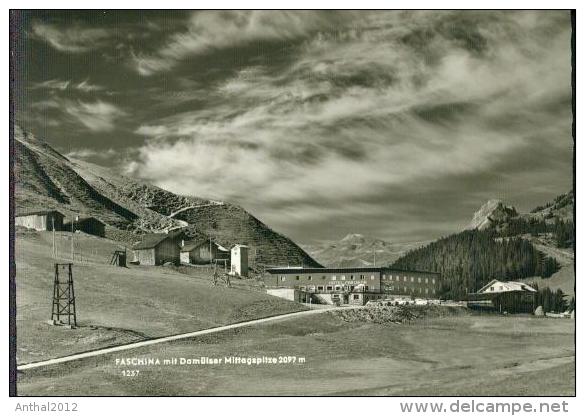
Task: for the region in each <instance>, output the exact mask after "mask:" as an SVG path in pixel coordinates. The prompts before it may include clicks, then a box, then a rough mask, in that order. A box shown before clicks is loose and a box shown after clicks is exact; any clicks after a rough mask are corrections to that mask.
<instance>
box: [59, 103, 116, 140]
mask: <svg viewBox="0 0 585 416" xmlns="http://www.w3.org/2000/svg"><path fill="white" fill-rule="evenodd" d="M63 107H64V108H63V110H64V111H65V113H67V114H69V115H70V116H71V117H73V119H75V120H76V121H78V122H79V123H81V124H82V125H84V126H85V127H86V128H88V129H89V130H91V131H94V132H108V131H112V130H114V127H115V121H116V120H117V119H119V118H120V117H123V116H124V115H125V114H126V113H125V112H124V111H123V110H122V109H120V108H118V107H117V106H115V105H114V104H110V103H107V102H104V101H100V100H98V101H95V102H83V101H71V100H65V101H63Z"/></svg>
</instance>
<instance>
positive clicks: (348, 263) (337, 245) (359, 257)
mask: <svg viewBox="0 0 585 416" xmlns="http://www.w3.org/2000/svg"><path fill="white" fill-rule="evenodd" d="M427 243H430V241H415V242H407V243H390V242H387V241H383V240H380V239H377V238H371V237H367V236H364V235H362V234H348V235H346V236H345V237H343V238H342V239H341V240H339V241H324V242H321V243H316V244H313V245H310V246H309V245H307V246H303V248H304V249H305V250H306V251H307V252H308V253H309V254H311V256H312V257H313V258H315V259H316V260H317V261H319V262H320V263H321V264H324V265H326V266H328V267H360V266H362V267H363V266H373V265H374V260H375V264H376V265H385V264H390V263H392V262H394V261H395V260H397V259H398V258H399V257H400V256H402V255H404V254H406V252H407V251H409V250H413V249H415V248H418V247H420V246H423V245H425V244H427ZM374 253H375V259H374Z"/></svg>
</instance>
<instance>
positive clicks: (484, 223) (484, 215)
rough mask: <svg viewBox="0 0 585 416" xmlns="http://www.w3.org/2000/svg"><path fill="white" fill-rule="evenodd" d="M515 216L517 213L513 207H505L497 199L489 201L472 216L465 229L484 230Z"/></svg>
mask: <svg viewBox="0 0 585 416" xmlns="http://www.w3.org/2000/svg"><path fill="white" fill-rule="evenodd" d="M517 216H518V211H516V208H514V207H513V206H507V205H505V204H504V203H503V202H502V201H501V200H499V199H490V200H489V201H487V202H486V203H485V204H483V205H482V206H481V208H479V210H477V211H476V212H475V214H473V218H472V219H471V222H470V223H469V225H468V226H467V227H466V229H468V230H485V229H487V228H490V227H491V226H493V225H494V224H498V223H501V222H505V221H507V220H509V219H510V218H514V217H517Z"/></svg>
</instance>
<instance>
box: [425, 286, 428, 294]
mask: <svg viewBox="0 0 585 416" xmlns="http://www.w3.org/2000/svg"><path fill="white" fill-rule="evenodd" d="M428 294H429V288H428V287H427V288H425V295H428Z"/></svg>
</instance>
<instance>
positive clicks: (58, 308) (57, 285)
mask: <svg viewBox="0 0 585 416" xmlns="http://www.w3.org/2000/svg"><path fill="white" fill-rule="evenodd" d="M60 271H63V272H64V274H67V278H66V279H63V278H61V277H60V276H59V272H60ZM64 317H66V318H67V319H66V321H65V320H63V319H62V318H64ZM72 318H73V319H72ZM72 320H73V324H72V323H71V321H72ZM51 321H53V322H54V323H56V324H67V325H69V326H77V313H76V310H75V290H74V289H73V263H55V280H54V281H53V308H52V311H51Z"/></svg>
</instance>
